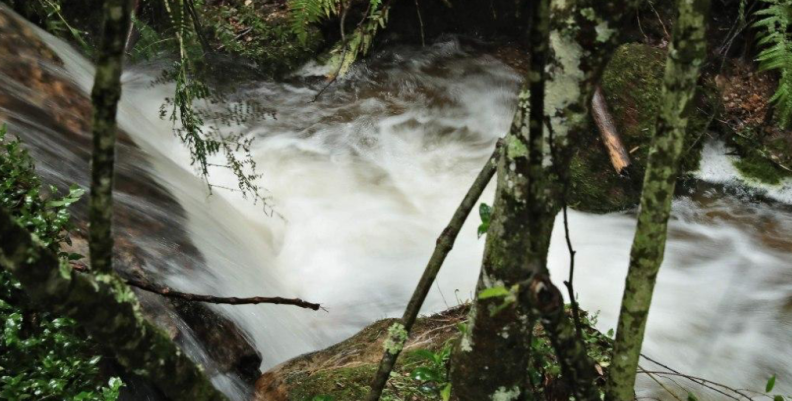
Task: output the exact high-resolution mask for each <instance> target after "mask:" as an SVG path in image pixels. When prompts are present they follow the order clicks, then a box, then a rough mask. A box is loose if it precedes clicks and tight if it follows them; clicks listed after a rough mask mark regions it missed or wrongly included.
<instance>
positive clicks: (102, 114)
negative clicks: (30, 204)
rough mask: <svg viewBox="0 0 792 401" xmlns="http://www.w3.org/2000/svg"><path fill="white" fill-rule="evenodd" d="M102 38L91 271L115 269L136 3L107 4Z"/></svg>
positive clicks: (111, 0) (115, 0)
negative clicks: (120, 126)
mask: <svg viewBox="0 0 792 401" xmlns="http://www.w3.org/2000/svg"><path fill="white" fill-rule="evenodd" d="M103 12H104V21H103V29H102V32H103V33H102V38H101V40H100V45H99V49H98V50H99V51H98V52H97V54H98V58H97V62H96V78H95V80H94V86H93V91H92V92H91V100H92V102H93V155H92V159H91V196H90V206H89V207H90V209H89V222H90V228H89V240H90V241H89V251H90V256H91V268H92V269H94V270H96V271H97V272H103V273H106V272H110V271H112V269H113V230H112V220H113V163H114V159H115V140H116V112H117V109H118V100H119V99H120V98H121V69H122V67H123V61H124V48H125V44H126V38H127V33H128V32H129V26H130V23H131V18H132V0H105V2H104V9H103Z"/></svg>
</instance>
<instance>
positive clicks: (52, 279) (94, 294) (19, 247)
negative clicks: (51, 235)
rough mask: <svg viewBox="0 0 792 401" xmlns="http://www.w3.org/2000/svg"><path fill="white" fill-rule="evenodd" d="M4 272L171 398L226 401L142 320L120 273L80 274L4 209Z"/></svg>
mask: <svg viewBox="0 0 792 401" xmlns="http://www.w3.org/2000/svg"><path fill="white" fill-rule="evenodd" d="M0 267H2V268H4V269H6V270H8V271H9V272H11V274H13V275H14V277H15V278H16V279H17V280H19V282H20V283H21V284H22V288H23V289H24V290H25V292H26V293H27V294H28V296H30V298H31V299H32V300H33V301H34V302H36V303H37V304H38V305H40V306H41V307H42V308H43V309H45V310H47V311H50V312H53V313H56V314H58V315H61V316H66V317H70V318H72V319H74V320H75V321H77V323H79V325H80V327H83V328H85V330H86V332H87V333H88V334H90V335H91V336H92V337H93V338H95V339H96V340H97V342H98V343H99V344H100V345H101V346H102V348H103V350H104V352H105V353H106V354H108V355H114V356H115V359H114V360H115V361H116V362H118V363H119V364H121V366H123V367H124V368H125V369H126V370H127V371H128V372H130V373H134V374H136V375H139V376H143V377H146V378H148V379H149V380H151V381H152V382H153V383H154V384H155V385H156V386H157V388H158V389H159V390H160V391H162V393H163V394H165V395H166V396H167V397H168V398H169V399H172V400H184V401H200V400H207V401H209V400H225V397H224V396H223V395H222V394H221V393H219V392H218V391H217V390H215V388H214V387H212V384H211V383H209V380H208V379H207V378H206V376H204V372H203V371H202V369H200V368H199V367H198V366H196V365H195V364H194V363H193V362H192V361H191V360H190V359H189V358H187V356H186V355H184V354H183V353H182V352H181V351H180V350H179V349H178V348H177V347H176V345H175V344H174V343H173V342H172V341H171V340H170V339H169V338H168V337H167V336H166V335H165V334H164V333H163V332H162V331H160V330H159V329H158V328H157V327H155V326H154V325H152V324H151V323H149V322H147V321H146V320H145V319H144V318H143V317H142V316H141V315H140V305H138V303H137V299H136V298H135V294H134V293H133V292H132V290H130V289H129V287H127V286H126V284H124V283H123V282H122V281H121V280H120V279H119V278H118V277H117V276H116V275H115V274H112V273H98V274H96V275H95V276H94V275H93V274H81V273H77V272H75V271H73V270H72V269H71V268H70V267H69V265H68V263H67V262H65V261H61V260H58V257H57V256H55V254H53V253H52V252H51V251H50V250H48V249H46V248H44V247H42V246H41V245H40V243H39V242H38V241H37V240H36V239H35V238H33V237H32V236H31V235H30V233H29V232H27V231H26V230H25V229H24V228H22V227H21V226H20V225H19V224H17V223H16V222H15V221H14V219H13V217H12V216H11V215H10V214H9V213H8V212H7V211H6V210H3V209H0Z"/></svg>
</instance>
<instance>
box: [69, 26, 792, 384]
mask: <svg viewBox="0 0 792 401" xmlns="http://www.w3.org/2000/svg"><path fill="white" fill-rule="evenodd" d="M57 48H58V51H59V53H60V54H61V56H62V57H64V58H65V59H66V60H67V64H68V65H67V69H68V71H69V74H70V75H71V77H72V78H73V79H74V80H75V81H76V82H77V83H78V84H79V85H80V86H81V87H83V88H84V89H86V90H87V88H88V87H89V86H90V82H91V74H92V72H91V68H90V66H89V65H88V63H86V62H85V61H84V60H82V59H81V58H80V57H79V56H77V55H76V54H75V53H74V52H73V51H72V50H71V49H68V48H67V47H65V46H63V45H57ZM143 71H144V70H142V69H133V70H130V71H129V72H128V73H126V74H125V75H124V78H123V79H124V82H125V95H124V99H123V101H122V107H121V118H120V124H121V126H122V128H123V129H125V130H126V131H127V132H129V133H130V134H131V135H132V136H133V138H134V140H135V141H136V142H137V143H138V144H139V146H141V148H143V150H144V151H146V152H147V153H148V154H149V156H150V159H151V162H152V164H153V165H154V166H155V168H156V171H157V174H158V179H159V180H161V181H162V183H164V184H165V186H166V187H167V188H168V189H170V190H171V191H173V193H174V194H175V196H177V198H178V199H179V200H180V202H181V203H182V205H183V206H184V207H185V209H186V210H187V211H188V214H189V216H188V217H189V226H188V229H189V232H190V233H191V237H192V239H193V241H194V242H195V244H196V246H197V247H198V249H200V250H201V251H202V252H203V253H204V256H205V259H206V264H207V265H208V266H209V268H210V269H211V271H212V272H213V273H214V274H211V275H209V274H207V275H201V274H199V273H194V274H191V275H190V276H184V275H178V276H176V275H172V276H171V277H169V278H168V282H169V284H171V285H173V286H174V287H177V288H179V289H182V290H185V291H193V292H199V293H211V294H215V295H236V296H247V295H280V296H285V297H294V296H297V297H302V298H304V299H308V300H311V301H315V302H320V303H322V304H323V306H325V307H326V308H327V309H328V311H329V312H328V313H324V312H312V311H305V310H301V309H297V308H292V307H284V306H237V307H221V308H219V309H220V310H222V311H223V313H225V314H227V315H229V316H231V317H232V318H233V319H234V320H235V321H237V322H238V323H239V324H241V325H242V326H243V327H244V328H245V329H246V330H247V331H249V332H250V333H251V334H252V336H253V338H254V340H255V343H256V345H257V347H258V348H259V349H260V351H261V352H262V354H263V356H264V363H263V367H264V368H268V367H271V366H273V365H275V364H277V363H279V362H282V361H284V360H285V359H287V358H290V357H293V356H296V355H298V354H300V353H304V352H308V351H311V350H315V349H318V348H321V347H325V346H327V345H329V344H331V343H333V342H336V341H339V340H342V339H344V338H346V337H348V336H349V335H351V334H353V333H354V332H355V331H356V330H358V329H360V328H361V327H362V326H364V325H366V324H368V323H370V322H372V321H373V320H375V319H378V318H382V317H385V316H395V315H398V314H400V313H401V311H402V309H403V307H404V305H405V303H406V300H407V299H408V298H409V296H410V294H411V291H412V289H413V286H414V285H415V283H416V282H417V279H418V277H419V275H420V273H421V271H422V269H423V267H424V265H425V263H426V260H427V259H428V257H429V255H430V253H431V251H432V249H433V246H434V241H435V238H436V237H437V235H438V234H439V233H440V231H441V230H442V228H443V227H444V226H445V224H446V223H447V220H448V219H449V218H450V215H451V213H452V212H453V210H454V208H455V207H456V206H457V204H458V202H459V200H460V199H461V198H462V195H463V194H464V192H465V191H466V190H467V187H468V185H469V184H470V182H472V179H473V177H474V176H475V174H476V173H477V171H478V170H479V168H480V166H481V165H482V163H483V162H484V160H485V159H486V157H487V156H488V155H489V153H490V149H491V147H492V145H493V144H494V141H495V140H496V138H497V137H499V136H500V135H502V133H504V132H506V130H507V128H508V125H509V123H510V119H511V115H512V111H513V103H514V99H515V90H516V88H517V86H518V80H519V77H518V76H517V75H516V74H515V73H514V72H513V71H511V70H510V69H509V68H508V67H506V66H504V65H503V64H501V63H500V62H498V61H496V60H495V59H492V58H490V57H488V56H482V55H477V54H472V55H468V54H466V53H465V51H464V50H463V49H461V48H460V46H459V45H458V43H456V42H455V41H453V40H449V41H446V42H443V43H440V44H437V45H434V46H431V47H430V48H428V49H426V50H416V49H389V50H388V52H387V53H386V54H383V55H380V56H377V57H375V59H374V60H373V61H372V62H371V67H370V68H369V67H365V66H361V67H358V68H357V69H356V70H355V71H354V72H353V74H352V75H351V76H350V77H349V78H348V79H346V80H344V81H342V82H338V83H336V84H335V85H334V86H333V87H331V88H330V89H329V90H328V91H327V92H326V93H325V94H324V95H323V96H322V97H321V98H320V99H319V100H318V101H317V102H315V103H312V102H311V100H312V99H313V97H314V95H315V94H316V92H317V91H318V90H319V89H320V88H321V87H322V86H323V84H322V83H313V84H304V83H295V84H279V83H271V82H261V83H257V84H255V85H254V86H253V87H252V88H251V89H249V90H246V91H244V92H243V93H240V96H241V97H246V96H247V97H254V98H256V99H257V100H259V101H260V102H262V103H264V104H265V105H267V106H269V107H271V108H272V109H274V110H275V112H276V118H277V119H276V120H273V119H268V120H265V121H257V122H255V123H254V124H250V126H245V127H239V129H242V130H245V131H246V132H247V133H248V134H249V135H252V136H255V137H256V138H257V140H256V142H255V146H254V147H255V149H254V155H255V158H256V160H257V161H258V163H259V168H260V170H261V172H262V173H264V178H263V179H262V181H261V184H262V185H263V186H265V187H266V188H267V189H268V190H269V191H270V192H271V195H272V197H273V199H274V202H275V210H276V211H277V212H278V213H279V214H280V215H281V216H282V218H279V217H268V216H266V215H264V214H263V213H262V212H261V210H260V208H259V207H257V206H253V205H251V204H250V203H249V202H247V201H244V200H242V199H239V198H238V197H236V196H235V195H234V194H233V193H223V192H217V193H216V194H215V195H214V196H211V197H207V192H206V189H205V187H204V185H203V184H202V183H201V182H200V181H199V180H198V179H196V178H194V177H193V176H192V175H191V174H190V172H191V171H192V170H191V168H190V167H189V157H188V155H187V153H186V151H185V150H184V149H183V147H182V146H181V145H180V144H179V143H178V142H177V140H175V139H174V138H173V136H172V133H171V129H170V125H169V123H167V122H163V121H161V120H159V119H158V109H159V106H160V104H161V103H162V100H163V98H164V97H166V96H167V95H168V93H169V91H170V90H171V88H169V87H165V86H158V87H154V88H152V87H151V86H150V85H149V82H150V79H151V75H150V74H147V73H145V72H143ZM295 82H300V80H296V81H295ZM719 152H720V151H719V150H718V148H717V146H709V147H708V148H707V152H706V153H705V160H704V165H703V167H702V172H701V176H702V177H703V178H705V179H712V177H716V176H717V177H720V178H718V179H713V180H714V181H718V182H723V181H725V180H727V179H728V180H732V179H733V172H732V171H731V170H729V169H728V167H724V166H730V165H728V164H725V165H724V164H723V163H720V164H719V161H722V160H721V159H720V157H721V156H720V154H721V153H719ZM212 174H213V175H212V179H213V181H214V182H215V183H224V184H225V185H228V186H233V185H234V181H233V177H231V176H230V175H227V173H225V172H223V171H222V170H217V171H213V172H212ZM215 180H216V181H215ZM491 199H492V188H490V189H489V190H488V191H487V193H486V194H485V196H484V197H483V198H482V201H486V202H488V203H491ZM570 218H571V221H570V222H571V231H572V239H573V241H574V245H575V248H576V249H577V251H578V254H577V266H578V267H577V272H576V280H575V282H576V288H577V291H578V292H579V300H580V302H581V304H582V306H583V307H584V308H586V309H588V310H591V311H596V310H599V311H601V313H600V319H599V327H600V328H601V329H602V330H604V331H607V330H608V329H610V328H613V327H615V322H616V318H617V313H618V309H619V302H620V294H621V291H622V289H623V278H624V275H625V273H626V267H627V261H628V253H629V248H630V243H631V240H632V234H633V231H634V219H633V217H631V215H630V214H625V213H616V214H609V215H589V214H584V213H578V212H574V211H573V212H572V213H571V216H570ZM477 224H478V218H477V217H476V216H471V218H470V219H469V222H468V224H466V226H465V227H464V229H463V232H462V233H461V234H460V237H459V239H458V241H457V244H456V246H455V248H454V250H453V251H452V253H451V254H450V256H449V258H448V260H447V262H446V264H445V266H444V267H443V270H442V272H441V274H440V277H439V278H438V285H437V286H436V287H435V290H434V291H433V292H432V293H431V295H430V298H429V300H428V301H427V303H426V306H425V312H427V313H428V312H432V311H439V310H442V309H445V308H446V307H447V306H453V305H456V304H457V303H458V302H460V301H464V300H467V299H469V298H470V293H471V290H472V289H473V286H474V284H475V279H476V277H477V274H478V269H479V267H480V259H481V252H482V249H483V240H478V239H477V238H476V234H475V229H476V226H477ZM556 227H557V228H558V227H559V225H558V224H557V225H556ZM790 234H792V213H791V212H790V209H789V208H788V207H786V206H781V205H775V206H772V205H768V204H765V203H755V202H752V201H751V200H750V199H748V198H746V197H736V196H732V195H725V194H722V193H721V191H718V190H715V189H709V190H707V191H705V192H704V195H703V196H701V194H698V195H697V196H695V197H693V196H691V197H683V198H681V199H679V200H677V201H676V202H675V205H674V217H673V221H672V222H671V228H670V238H669V242H668V247H667V252H666V260H665V263H664V265H663V269H662V271H661V273H660V276H659V278H658V286H657V289H656V292H655V299H654V303H653V307H652V313H651V315H650V321H649V329H648V335H647V339H646V341H645V346H644V353H645V354H647V355H649V356H652V357H654V358H656V359H658V360H660V361H661V362H663V363H665V364H668V365H670V366H672V367H674V368H676V369H678V370H680V371H683V372H685V373H690V374H695V375H697V376H700V377H705V378H707V379H711V380H716V381H720V382H724V383H726V384H729V385H732V386H735V387H743V388H744V387H749V388H754V389H757V390H760V389H761V388H762V387H763V384H764V381H765V380H766V379H767V377H769V376H770V375H771V374H778V376H779V385H778V389H779V390H783V391H786V392H789V391H790V390H792V386H790V385H791V384H792V347H790V346H789V343H790V335H789V333H790V330H789V329H790V319H789V317H790V316H789V312H790V309H792V308H791V307H790V302H792V301H791V299H792V262H790V259H789V258H788V256H787V255H788V252H789V251H790V249H792V241H790V240H789V238H792V237H790ZM553 235H554V236H553V242H552V246H551V256H550V263H551V269H552V273H553V276H554V277H555V278H556V279H557V280H559V281H560V280H561V278H563V277H565V276H566V274H567V266H568V255H567V253H566V249H565V245H564V243H563V236H562V235H563V234H562V232H561V231H560V230H556V232H554V234H553ZM642 365H643V366H645V367H646V368H648V369H653V368H655V367H654V366H652V365H651V364H649V363H647V362H642ZM218 380H220V379H218ZM640 380H641V383H640V388H641V392H640V394H639V395H641V396H661V392H660V391H659V390H657V389H656V386H654V385H652V384H651V383H650V382H648V379H647V378H646V377H645V376H641V379H640ZM680 383H682V384H689V383H685V382H684V381H680ZM669 386H672V387H673V386H674V384H673V383H669ZM696 389H697V391H698V388H696ZM225 390H226V391H228V392H229V393H230V394H232V395H234V396H235V397H240V396H239V394H237V393H233V390H232V389H231V388H230V387H226V388H225ZM699 398H700V399H706V396H705V397H699ZM712 399H720V398H719V397H718V396H717V394H716V395H712Z"/></svg>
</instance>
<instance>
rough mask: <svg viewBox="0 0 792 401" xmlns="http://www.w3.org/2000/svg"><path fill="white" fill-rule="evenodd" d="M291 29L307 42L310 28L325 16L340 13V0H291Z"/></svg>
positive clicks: (302, 40)
mask: <svg viewBox="0 0 792 401" xmlns="http://www.w3.org/2000/svg"><path fill="white" fill-rule="evenodd" d="M288 4H289V13H290V17H291V30H292V32H293V33H294V34H295V35H296V36H297V38H298V39H300V42H302V43H303V44H305V42H306V41H307V40H308V35H309V32H308V28H309V27H310V26H311V24H315V23H317V22H319V21H321V20H322V19H324V18H330V17H331V16H334V15H338V8H339V6H340V1H339V0H289V3H288Z"/></svg>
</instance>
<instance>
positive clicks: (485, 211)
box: [478, 203, 492, 238]
mask: <svg viewBox="0 0 792 401" xmlns="http://www.w3.org/2000/svg"><path fill="white" fill-rule="evenodd" d="M479 216H480V217H481V225H479V227H478V237H479V238H481V236H482V235H484V234H486V233H487V231H488V230H489V226H490V218H491V217H492V208H491V207H490V206H489V205H487V204H486V203H482V204H481V205H479Z"/></svg>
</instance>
